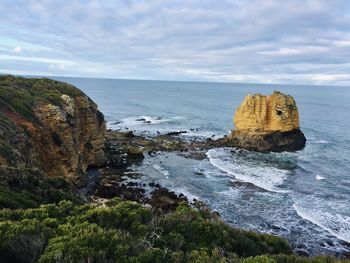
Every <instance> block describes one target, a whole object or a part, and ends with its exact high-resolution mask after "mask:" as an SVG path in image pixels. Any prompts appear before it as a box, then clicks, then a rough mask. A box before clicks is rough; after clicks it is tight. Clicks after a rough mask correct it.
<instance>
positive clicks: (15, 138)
mask: <svg viewBox="0 0 350 263" xmlns="http://www.w3.org/2000/svg"><path fill="white" fill-rule="evenodd" d="M0 131H1V132H0V163H1V165H6V166H15V167H24V168H25V167H29V168H37V169H39V170H40V171H42V172H43V173H44V174H46V175H47V176H59V177H65V178H68V179H69V180H70V181H72V182H74V183H75V184H77V185H83V184H84V179H85V172H86V169H87V168H88V167H89V166H100V165H103V164H104V163H105V157H104V151H103V148H104V135H105V131H106V128H105V122H104V117H103V115H102V113H101V112H99V111H98V109H97V105H96V104H95V103H94V102H93V101H92V100H91V99H90V98H89V97H87V96H86V95H85V94H84V93H83V92H81V91H80V90H78V89H77V88H75V87H73V86H71V85H68V84H65V83H61V82H58V81H53V80H48V79H25V78H18V77H12V76H3V77H1V78H0Z"/></svg>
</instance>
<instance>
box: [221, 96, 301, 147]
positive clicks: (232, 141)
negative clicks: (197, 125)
mask: <svg viewBox="0 0 350 263" xmlns="http://www.w3.org/2000/svg"><path fill="white" fill-rule="evenodd" d="M234 125H235V130H233V131H232V132H231V134H230V135H229V136H228V138H227V143H228V144H229V145H230V146H235V147H240V148H244V149H247V150H252V151H258V152H283V151H290V152H291V151H298V150H301V149H303V148H304V147H305V143H306V138H305V136H304V134H303V132H302V131H301V130H300V127H299V113H298V108H297V105H296V102H295V100H294V98H293V97H292V96H289V95H285V94H283V93H281V92H279V91H274V92H273V94H272V95H270V96H265V95H262V94H254V95H247V96H246V97H245V99H244V100H243V102H242V104H241V105H240V106H239V107H238V108H237V110H236V113H235V115H234Z"/></svg>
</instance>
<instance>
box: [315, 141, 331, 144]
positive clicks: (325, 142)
mask: <svg viewBox="0 0 350 263" xmlns="http://www.w3.org/2000/svg"><path fill="white" fill-rule="evenodd" d="M316 143H319V144H327V143H329V142H328V141H325V140H318V141H316Z"/></svg>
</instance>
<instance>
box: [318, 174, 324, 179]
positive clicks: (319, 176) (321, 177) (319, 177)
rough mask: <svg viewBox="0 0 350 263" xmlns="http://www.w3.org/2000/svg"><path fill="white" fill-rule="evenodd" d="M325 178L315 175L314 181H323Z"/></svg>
mask: <svg viewBox="0 0 350 263" xmlns="http://www.w3.org/2000/svg"><path fill="white" fill-rule="evenodd" d="M324 179H325V178H324V177H323V176H321V175H318V174H317V175H316V180H324Z"/></svg>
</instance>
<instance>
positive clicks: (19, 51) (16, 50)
mask: <svg viewBox="0 0 350 263" xmlns="http://www.w3.org/2000/svg"><path fill="white" fill-rule="evenodd" d="M13 52H15V53H21V52H22V48H21V47H20V46H17V47H15V48H14V49H13Z"/></svg>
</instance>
